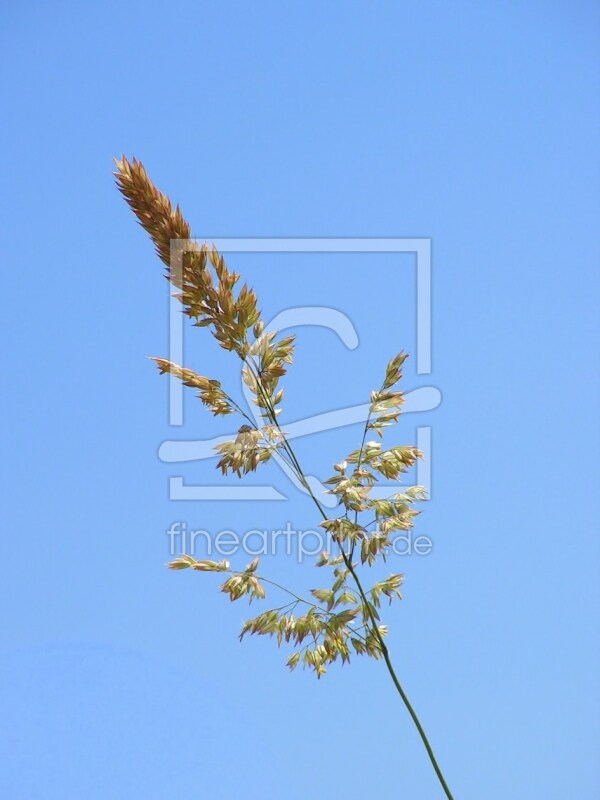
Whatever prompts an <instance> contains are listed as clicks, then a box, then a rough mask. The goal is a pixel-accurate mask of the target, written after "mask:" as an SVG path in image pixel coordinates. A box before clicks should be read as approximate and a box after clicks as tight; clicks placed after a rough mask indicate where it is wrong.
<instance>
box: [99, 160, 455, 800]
mask: <svg viewBox="0 0 600 800" xmlns="http://www.w3.org/2000/svg"><path fill="white" fill-rule="evenodd" d="M116 167H117V170H116V172H115V177H116V181H117V185H118V188H119V190H120V191H121V193H122V194H123V196H124V197H125V199H126V201H127V203H128V204H129V206H130V207H131V209H132V211H133V212H134V214H135V215H136V217H137V219H138V221H139V223H140V224H141V225H142V227H143V228H144V229H145V230H146V231H147V233H148V234H149V235H150V238H151V239H152V241H153V242H154V246H155V248H156V252H157V254H158V256H159V258H160V259H161V261H162V262H163V263H164V264H165V266H166V267H167V277H168V278H169V280H170V281H171V283H172V284H173V286H174V287H175V290H176V295H175V296H176V297H177V298H178V299H179V300H180V302H181V304H182V306H183V312H184V313H185V314H186V315H187V316H188V317H189V318H190V320H191V322H192V324H193V325H194V326H196V327H206V328H209V330H210V331H211V332H212V334H213V336H214V337H215V338H216V340H217V341H218V342H219V344H220V346H221V347H223V348H225V349H226V350H230V351H232V352H233V353H234V354H235V355H236V356H237V357H238V358H239V360H240V366H241V372H242V378H243V381H244V383H245V384H246V386H247V387H248V388H249V390H250V392H251V394H252V398H253V402H254V403H255V404H256V406H257V407H258V409H259V412H260V414H259V416H260V419H261V420H262V423H261V424H260V425H257V424H256V423H255V422H254V420H252V419H251V418H250V416H249V415H247V414H246V413H245V412H244V411H243V409H242V408H241V406H240V405H239V404H238V403H237V402H236V401H235V400H234V399H233V397H232V396H231V395H230V394H229V393H228V392H227V391H226V390H225V389H224V388H223V386H222V385H221V383H220V382H219V381H218V380H214V379H211V378H208V377H205V376H203V375H198V374H196V373H195V372H194V371H193V370H191V369H188V368H186V367H183V366H180V365H178V364H173V363H171V362H170V361H167V360H166V359H163V358H155V359H154V360H155V362H156V364H157V366H158V368H159V370H160V372H161V373H169V374H171V375H174V376H176V377H177V378H179V379H180V380H181V381H182V382H183V383H184V384H185V385H186V386H189V387H190V388H192V389H196V390H197V392H198V396H199V398H200V400H201V401H202V403H203V404H204V405H205V406H207V408H208V409H209V410H210V411H211V412H212V413H213V414H214V415H215V416H224V415H236V416H238V417H239V419H240V422H241V423H242V424H241V426H240V428H239V432H238V434H237V436H236V438H235V439H232V440H231V441H227V442H225V443H223V444H220V445H219V446H218V447H217V450H218V454H219V456H220V458H219V461H218V464H217V466H218V468H219V469H220V470H221V471H222V473H223V474H228V473H230V472H233V473H235V475H237V476H238V477H240V478H241V477H243V476H244V475H245V474H246V473H248V472H253V471H255V470H256V469H257V468H258V467H259V466H260V465H261V464H263V463H265V462H267V461H269V460H270V459H271V458H272V457H273V455H274V454H275V453H277V454H278V455H279V456H280V457H281V458H283V459H284V461H285V462H286V463H287V465H288V467H289V469H290V470H292V471H293V473H294V474H295V475H296V477H297V479H298V480H299V481H300V483H301V484H302V486H304V487H305V489H306V491H307V493H308V494H309V495H310V498H311V500H312V502H313V503H314V505H315V507H316V509H317V511H318V514H319V516H320V518H321V521H320V525H321V526H322V527H323V528H324V529H325V530H327V531H328V532H329V534H330V538H331V540H332V541H333V542H335V547H336V550H335V552H332V553H329V552H323V553H322V554H321V556H320V557H319V559H318V560H317V562H316V566H317V567H319V568H321V570H323V571H324V572H325V573H326V574H327V575H328V578H327V579H326V580H323V584H324V587H323V588H319V589H312V590H310V593H309V594H310V596H302V595H300V594H298V593H296V592H294V591H291V590H289V589H287V588H285V587H283V586H281V585H279V584H278V583H276V582H275V581H272V580H270V579H268V578H267V577H265V576H264V575H263V574H262V573H261V572H260V570H259V559H258V558H255V559H254V560H253V561H252V563H251V564H249V565H248V566H247V567H246V568H245V569H243V570H235V569H233V568H232V567H231V565H230V564H229V562H228V561H212V560H197V559H195V558H193V557H192V556H189V555H183V556H181V557H179V558H176V559H175V560H174V561H172V562H171V563H170V564H169V567H170V568H171V569H173V570H181V569H191V570H195V571H198V572H220V573H223V575H224V576H225V580H224V582H223V583H222V585H221V587H220V588H221V591H222V592H224V593H225V594H226V595H227V596H228V597H229V598H230V600H232V601H236V600H239V599H241V598H243V597H246V598H247V599H248V600H249V601H250V602H252V600H253V599H257V600H261V601H262V600H265V598H266V594H267V593H266V589H265V586H274V587H277V589H278V590H281V591H283V592H284V593H285V594H286V595H287V597H288V598H289V602H288V603H286V604H285V605H283V606H280V607H278V608H271V609H268V610H266V611H262V612H261V613H260V614H258V615H257V616H255V617H253V618H251V619H249V620H248V621H247V622H245V623H244V625H243V627H242V631H241V634H240V638H243V637H244V636H245V635H246V634H253V635H258V636H269V637H273V638H274V639H275V640H276V641H277V644H278V646H282V645H283V644H284V643H285V644H286V645H288V646H289V647H290V649H291V652H290V654H289V657H288V660H287V664H288V666H289V667H290V669H292V670H293V669H295V668H296V667H297V666H298V665H299V664H301V665H302V666H303V667H306V668H308V669H310V670H312V671H314V673H315V674H316V676H317V678H321V677H322V676H323V675H324V674H325V673H326V671H327V667H328V666H329V665H330V664H333V663H335V662H340V663H341V664H345V663H348V662H349V661H350V660H351V657H354V656H369V657H371V658H373V659H376V660H382V661H383V663H384V665H385V668H386V669H387V672H388V673H389V677H390V678H391V680H392V682H393V684H394V687H395V689H396V691H397V692H398V694H399V695H400V697H401V699H402V702H403V703H404V705H405V706H406V708H407V710H408V712H409V714H410V716H411V718H412V720H413V722H414V724H415V726H416V727H417V730H418V732H419V735H420V737H421V739H422V741H423V744H424V746H425V748H426V750H427V753H428V756H429V759H430V761H431V763H432V765H433V768H434V770H435V773H436V775H437V777H438V779H439V782H440V785H441V787H442V788H443V790H444V792H445V795H446V797H447V798H450V800H452V795H451V793H450V790H449V788H448V786H447V784H446V781H445V779H444V776H443V774H442V772H441V769H440V767H439V765H438V763H437V760H436V758H435V755H434V753H433V750H432V748H431V745H430V744H429V741H428V739H427V736H426V734H425V731H424V730H423V726H422V725H421V722H420V721H419V718H418V717H417V714H416V713H415V711H414V709H413V707H412V705H411V703H410V701H409V699H408V697H407V696H406V693H405V692H404V689H403V688H402V686H401V684H400V681H399V679H398V677H397V674H396V671H395V669H394V666H393V664H392V660H391V657H390V653H389V650H388V647H387V645H386V642H385V637H386V634H387V631H388V629H387V626H386V625H385V624H383V623H382V621H381V617H380V614H381V603H382V600H383V599H385V600H387V601H389V603H391V602H392V601H393V600H395V599H400V598H401V594H400V587H401V585H402V581H403V576H402V575H401V574H392V575H389V577H388V578H386V579H385V580H383V581H378V582H376V583H373V584H372V585H370V586H368V584H367V579H368V570H369V568H370V567H371V566H373V565H374V564H375V563H377V562H379V561H382V560H383V561H384V560H385V558H386V552H387V551H388V550H389V548H390V545H391V540H390V534H392V533H393V532H395V531H399V530H402V531H406V530H409V529H410V528H412V526H413V524H414V519H415V517H416V515H417V514H418V513H419V512H418V511H417V510H416V508H415V507H414V504H415V502H417V501H418V500H421V499H423V498H424V491H423V489H422V488H421V487H419V486H414V487H411V488H408V489H406V490H405V491H404V492H402V493H397V494H394V495H393V496H391V497H389V498H388V499H385V500H381V499H373V498H372V497H371V490H372V488H373V486H375V485H376V484H377V482H378V480H379V479H380V478H381V477H383V478H386V479H391V480H394V479H397V478H398V477H399V476H400V475H401V474H402V473H404V472H405V471H406V470H407V469H408V468H410V467H411V466H413V465H414V464H415V462H416V460H417V459H419V458H421V457H422V454H421V453H420V452H419V450H417V449H416V448H414V447H409V446H393V447H389V448H387V449H384V447H383V444H382V440H383V434H384V430H385V429H386V428H388V427H390V426H392V425H393V424H394V423H395V422H397V420H398V417H399V415H400V410H401V407H402V403H403V400H404V398H403V393H402V392H401V391H399V390H398V388H397V387H398V383H399V382H400V380H401V378H402V365H403V363H404V361H405V360H406V358H407V356H406V354H405V353H402V352H401V353H399V354H398V355H396V356H394V358H392V359H391V361H390V362H389V363H388V365H387V367H386V369H385V372H384V374H383V377H382V381H381V385H380V387H379V388H378V389H376V390H374V391H372V392H371V396H370V408H369V415H368V419H367V421H366V423H365V426H364V430H363V434H362V440H361V442H360V446H359V447H358V448H357V449H356V450H354V451H352V452H351V453H350V454H349V455H347V456H346V458H345V459H343V460H341V461H340V462H339V463H336V464H334V467H333V470H334V474H333V475H332V477H331V478H329V480H327V481H326V484H327V485H328V486H329V492H331V493H332V494H334V495H335V496H336V497H337V500H338V505H337V508H338V513H337V514H336V515H334V516H329V515H328V514H327V513H326V511H325V509H324V508H323V505H322V503H321V502H320V501H319V499H318V497H316V496H315V494H314V493H313V491H312V489H311V486H310V485H309V483H308V481H307V479H306V477H305V473H304V471H303V469H302V467H301V465H300V463H299V461H298V458H297V456H296V453H295V452H294V449H293V447H292V445H291V443H290V441H289V440H288V439H287V438H286V434H285V431H284V429H283V428H282V427H281V425H280V422H279V415H280V412H281V410H282V409H281V402H282V399H283V389H282V388H281V386H280V382H281V378H282V377H283V376H284V375H285V373H286V370H287V368H288V366H289V365H290V364H292V361H293V354H294V337H293V336H286V337H280V336H279V335H278V334H277V333H274V332H269V333H266V332H265V327H264V322H263V320H262V318H261V312H260V310H259V306H258V301H257V298H256V295H255V294H254V292H253V291H252V289H251V288H250V287H248V286H247V285H246V284H243V285H242V286H241V287H240V288H238V284H239V279H240V276H239V275H238V274H236V273H235V272H232V271H230V270H229V268H228V267H227V265H226V263H225V261H224V259H223V257H222V256H221V255H220V254H219V253H218V252H217V250H216V249H215V248H214V247H208V246H207V245H206V244H204V245H202V246H200V245H198V244H196V243H193V242H190V241H189V240H191V229H190V226H189V224H188V223H187V222H186V220H185V219H184V217H183V215H182V213H181V211H180V209H179V206H176V207H175V208H173V206H172V204H171V202H170V200H169V198H168V197H167V196H166V195H164V194H162V193H161V192H160V191H159V190H158V189H157V188H156V187H155V186H154V185H153V183H152V182H151V180H150V178H149V177H148V175H147V173H146V170H145V168H144V166H143V164H142V163H141V162H140V161H138V160H137V159H135V158H134V159H132V160H128V159H127V158H125V157H122V158H121V159H119V160H117V161H116ZM173 240H184V241H185V242H186V248H185V252H184V254H183V259H182V264H181V265H180V267H178V268H177V269H175V268H173V267H172V264H171V243H172V241H173ZM371 437H375V438H371ZM367 587H368V588H367Z"/></svg>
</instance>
